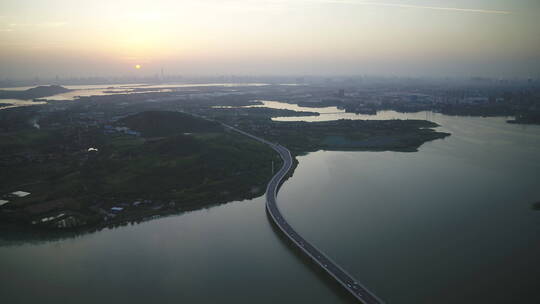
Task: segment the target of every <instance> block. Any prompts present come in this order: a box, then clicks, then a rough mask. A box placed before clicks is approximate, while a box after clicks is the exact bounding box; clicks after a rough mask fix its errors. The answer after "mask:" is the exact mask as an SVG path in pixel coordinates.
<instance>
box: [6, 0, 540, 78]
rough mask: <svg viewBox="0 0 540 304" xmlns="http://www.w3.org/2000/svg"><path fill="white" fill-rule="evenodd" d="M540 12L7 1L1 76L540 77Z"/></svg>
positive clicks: (355, 1) (483, 3) (456, 6)
mask: <svg viewBox="0 0 540 304" xmlns="http://www.w3.org/2000/svg"><path fill="white" fill-rule="evenodd" d="M538 18H540V1H537V0H518V1H503V0H469V1H465V0H458V1H443V0H410V1H406V0H402V1H399V0H388V1H373V0H372V1H361V0H288V1H285V0H261V1H256V0H219V1H218V0H184V1H172V0H155V1H127V0H122V1H114V2H113V1H103V0H96V1H67V0H51V1H42V0H34V1H30V0H19V1H14V0H5V1H2V2H1V3H0V67H1V68H0V77H2V78H32V77H51V78H52V77H55V76H56V75H58V76H59V77H63V78H67V77H71V76H77V77H95V76H114V75H117V76H137V77H146V76H151V75H156V74H157V75H161V69H162V68H164V70H165V73H169V74H174V75H178V74H182V75H218V74H226V75H231V74H238V75H365V74H371V75H385V76H392V75H396V76H413V77H417V76H458V77H472V76H486V77H494V78H501V77H522V78H528V77H533V78H535V77H538V76H539V75H540V35H538V26H539V24H538V21H537V20H538ZM137 66H138V68H136V67H137Z"/></svg>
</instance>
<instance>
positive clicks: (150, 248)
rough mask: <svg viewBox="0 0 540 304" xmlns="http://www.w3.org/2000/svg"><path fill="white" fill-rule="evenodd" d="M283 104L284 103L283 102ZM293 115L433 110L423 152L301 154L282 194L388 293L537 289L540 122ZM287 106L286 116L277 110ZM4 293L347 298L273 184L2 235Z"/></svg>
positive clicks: (12, 297)
mask: <svg viewBox="0 0 540 304" xmlns="http://www.w3.org/2000/svg"><path fill="white" fill-rule="evenodd" d="M267 106H273V107H289V106H290V105H287V104H282V103H277V104H267ZM307 109H308V110H309V111H319V112H321V113H323V112H326V113H327V114H322V115H321V116H319V117H304V118H294V119H297V120H298V119H304V120H313V119H317V120H325V119H327V118H331V119H336V117H337V118H343V117H347V118H352V119H360V118H361V119H365V118H369V119H392V118H401V119H408V118H411V119H412V118H415V119H426V118H427V119H429V120H432V121H434V122H436V123H438V124H440V125H441V127H440V128H438V129H440V130H441V131H446V132H449V133H451V134H452V135H451V136H450V137H447V138H445V139H442V140H436V141H432V142H428V143H426V144H424V145H422V146H421V147H420V149H419V151H418V152H412V153H404V152H335V151H318V152H314V153H309V154H307V155H304V156H300V157H298V160H299V165H298V168H297V169H296V171H295V172H294V175H293V177H292V178H290V179H289V180H287V181H286V182H285V184H284V185H283V187H282V189H281V190H280V193H279V196H278V204H279V207H280V208H281V210H282V212H283V214H284V216H285V217H286V218H287V220H288V221H289V223H290V224H291V225H292V226H293V227H294V228H295V229H296V230H297V231H298V232H299V233H301V234H302V235H303V236H304V237H305V238H306V239H308V240H309V241H311V242H312V243H313V244H315V245H316V246H317V247H319V248H320V249H322V250H323V251H325V253H327V254H328V255H329V256H330V257H332V258H333V259H334V260H335V261H336V262H338V263H339V264H340V265H341V266H342V267H344V268H345V269H346V270H347V271H348V272H349V273H351V274H352V275H354V276H355V277H356V278H357V279H359V280H360V281H361V282H362V283H363V284H364V285H366V286H367V287H368V288H370V289H371V290H372V291H374V292H375V293H376V294H377V295H378V296H379V297H381V298H382V299H384V300H385V301H387V302H388V303H469V302H476V303H509V302H514V303H539V302H540V292H538V281H539V278H540V277H539V274H540V259H539V258H538V257H539V256H540V211H534V210H532V209H531V205H532V203H534V202H535V201H539V200H540V127H539V126H523V125H514V124H507V123H506V122H505V120H506V118H502V117H496V118H473V117H453V116H446V115H442V114H436V113H426V112H422V113H414V114H402V113H397V112H393V111H385V112H380V113H378V114H377V115H375V116H368V115H355V114H348V113H343V112H342V111H339V110H338V109H332V108H323V109H316V108H315V109H314V108H307ZM285 119H287V120H291V119H292V118H290V117H287V118H278V119H277V120H285ZM0 245H1V246H0V267H1V268H2V271H1V272H0V280H1V282H2V284H0V294H1V295H2V300H3V302H5V303H36V302H38V303H58V302H62V301H70V300H76V302H78V303H96V302H128V301H129V302H130V303H153V302H159V303H173V302H174V303H179V302H183V303H216V302H219V303H348V302H350V299H349V298H348V297H347V295H346V294H345V293H343V292H342V291H341V289H340V288H337V287H336V285H335V284H334V283H332V282H331V280H328V279H326V277H325V276H324V275H321V272H320V271H318V270H317V269H316V268H314V267H312V266H310V265H309V264H307V263H306V262H305V259H303V258H302V257H301V256H300V255H298V254H297V253H295V251H294V250H291V248H290V246H289V245H288V243H287V242H285V241H284V240H283V239H282V238H280V237H279V234H278V233H276V231H275V228H274V227H273V225H272V224H271V223H270V221H269V219H268V216H267V215H266V212H265V208H264V197H260V198H256V199H253V200H246V201H238V202H232V203H228V204H224V205H220V206H216V207H212V208H209V209H203V210H198V211H193V212H189V213H184V214H181V215H177V216H169V217H165V218H161V219H157V220H152V221H149V222H144V223H142V224H139V225H129V226H124V227H120V228H116V229H107V230H103V231H100V232H97V233H94V234H87V235H83V236H80V237H77V238H71V239H65V240H56V241H41V242H34V243H29V242H24V241H20V242H17V241H6V240H4V241H1V243H0Z"/></svg>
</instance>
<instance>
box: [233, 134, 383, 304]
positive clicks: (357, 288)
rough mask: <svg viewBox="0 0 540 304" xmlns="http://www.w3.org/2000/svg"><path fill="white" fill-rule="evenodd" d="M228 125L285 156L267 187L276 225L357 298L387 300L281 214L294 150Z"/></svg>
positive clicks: (367, 303) (371, 302)
mask: <svg viewBox="0 0 540 304" xmlns="http://www.w3.org/2000/svg"><path fill="white" fill-rule="evenodd" d="M224 126H225V127H227V128H229V129H232V130H234V131H236V132H238V133H241V134H243V135H246V136H249V137H251V138H253V139H255V140H258V141H260V142H262V143H265V144H267V145H269V146H270V147H272V149H274V150H275V151H276V152H278V153H279V155H280V156H281V159H283V166H282V167H281V169H279V171H278V172H277V173H276V174H275V175H274V176H273V177H272V180H270V183H268V187H267V188H266V209H267V210H268V213H270V216H271V217H272V219H273V221H274V223H275V224H276V226H278V227H279V229H280V230H281V231H282V232H283V234H285V235H286V236H287V237H288V238H289V239H290V240H291V241H292V242H293V243H294V244H295V245H296V246H297V247H298V248H300V249H301V250H302V252H304V253H305V254H306V255H307V256H309V257H310V258H311V259H312V260H313V261H314V262H315V263H317V264H318V265H319V266H320V267H321V268H322V269H324V270H325V271H326V272H327V273H328V274H329V275H331V276H332V277H333V278H334V279H335V280H336V281H337V282H338V283H340V284H341V285H342V286H343V287H344V288H345V289H346V290H347V291H348V292H349V293H351V294H352V295H353V296H354V297H355V298H356V299H358V300H359V301H361V302H363V303H365V304H376V303H377V304H378V303H384V302H383V301H382V300H380V299H379V298H378V297H377V296H376V295H375V294H373V293H372V292H370V291H369V290H368V289H367V288H366V287H364V286H363V285H362V284H360V282H358V280H356V279H355V278H354V277H353V276H351V275H350V274H348V273H347V272H346V271H345V270H344V269H343V268H341V267H339V265H338V264H336V263H335V262H334V261H332V260H331V259H330V258H329V257H327V256H326V255H325V254H324V253H323V252H322V251H320V250H319V249H317V248H316V247H315V246H313V245H311V244H310V243H309V242H308V241H306V240H305V239H304V238H303V237H302V236H301V235H299V234H298V233H297V232H296V231H295V230H294V229H293V228H292V227H291V225H289V223H287V221H286V220H285V219H284V218H283V216H282V215H281V212H280V211H279V208H278V206H277V203H276V197H277V192H278V189H279V186H280V185H281V182H282V181H283V179H284V178H285V176H286V175H287V173H288V172H289V170H290V169H291V168H292V164H293V159H292V156H291V152H290V151H289V150H288V149H287V148H285V147H283V146H281V145H279V144H274V143H271V142H269V141H267V140H265V139H262V138H259V137H257V136H254V135H252V134H249V133H246V132H244V131H242V130H238V129H236V128H234V127H231V126H228V125H224Z"/></svg>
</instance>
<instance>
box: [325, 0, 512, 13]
mask: <svg viewBox="0 0 540 304" xmlns="http://www.w3.org/2000/svg"><path fill="white" fill-rule="evenodd" d="M318 2H321V3H336V4H352V5H369V6H389V7H401V8H418V9H429V10H439V11H454V12H466V13H480V14H499V15H509V14H512V13H513V12H511V11H502V10H489V9H473V8H459V7H441V6H425V5H412V4H401V3H386V2H372V1H371V2H369V1H351V0H322V1H318Z"/></svg>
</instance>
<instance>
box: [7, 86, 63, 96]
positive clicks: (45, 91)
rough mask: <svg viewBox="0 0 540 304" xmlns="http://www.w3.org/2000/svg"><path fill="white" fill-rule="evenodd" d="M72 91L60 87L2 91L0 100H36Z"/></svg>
mask: <svg viewBox="0 0 540 304" xmlns="http://www.w3.org/2000/svg"><path fill="white" fill-rule="evenodd" d="M69 91H71V90H70V89H66V88H64V87H62V86H59V85H47V86H38V87H35V88H31V89H28V90H24V91H16V90H2V91H0V99H36V98H43V97H49V96H53V95H56V94H61V93H66V92H69Z"/></svg>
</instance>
